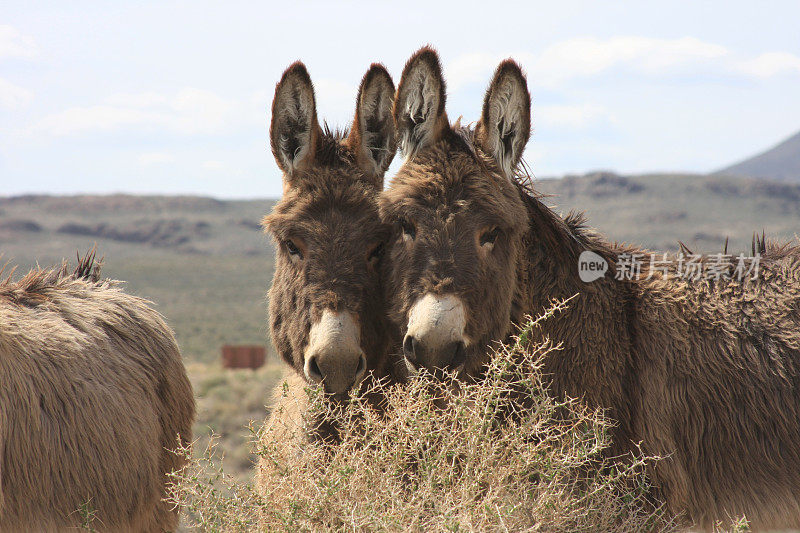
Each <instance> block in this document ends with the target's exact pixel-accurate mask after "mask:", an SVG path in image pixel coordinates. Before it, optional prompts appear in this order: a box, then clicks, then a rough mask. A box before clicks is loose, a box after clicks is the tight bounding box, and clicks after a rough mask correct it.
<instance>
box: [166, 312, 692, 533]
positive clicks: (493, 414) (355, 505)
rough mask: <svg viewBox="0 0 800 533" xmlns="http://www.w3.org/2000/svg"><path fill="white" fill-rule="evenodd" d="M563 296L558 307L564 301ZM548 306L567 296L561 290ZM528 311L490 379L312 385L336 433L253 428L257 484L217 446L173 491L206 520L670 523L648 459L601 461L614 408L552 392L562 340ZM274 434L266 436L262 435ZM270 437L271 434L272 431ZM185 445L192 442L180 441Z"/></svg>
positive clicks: (252, 524)
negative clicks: (332, 387) (359, 390)
mask: <svg viewBox="0 0 800 533" xmlns="http://www.w3.org/2000/svg"><path fill="white" fill-rule="evenodd" d="M559 306H560V307H559ZM559 306H556V307H555V308H554V311H555V310H558V309H559V308H563V303H562V304H559ZM542 319H544V317H540V318H539V319H537V320H534V321H531V323H530V324H529V325H528V327H526V328H525V330H523V331H522V332H521V335H520V337H519V338H518V340H517V342H516V343H515V344H513V345H509V346H503V347H501V348H500V349H499V350H498V351H497V352H496V355H495V357H494V358H493V362H492V364H491V367H490V368H489V370H488V372H487V373H486V376H485V378H483V379H481V380H480V381H478V382H475V383H469V384H462V383H458V382H457V381H456V380H455V379H454V377H453V376H450V377H448V378H446V379H445V380H444V381H441V380H437V379H434V378H433V377H432V376H429V375H422V376H420V377H419V378H418V379H414V380H412V382H411V383H409V384H407V385H404V386H383V385H377V386H376V390H375V391H373V392H379V393H381V394H383V395H384V396H385V397H386V401H387V405H388V408H387V409H386V410H385V412H378V411H376V410H375V409H373V408H371V407H369V405H368V404H367V402H366V401H364V399H363V396H354V397H352V398H351V400H350V402H349V404H348V405H347V408H346V409H337V408H335V407H333V406H331V404H330V402H328V401H327V400H326V399H325V398H323V397H322V396H321V395H320V394H319V393H318V391H317V390H315V389H307V390H306V393H307V394H308V395H309V398H310V404H311V408H310V412H309V417H308V418H307V420H311V419H318V418H315V417H319V416H323V417H324V418H326V419H328V420H334V421H335V422H336V423H337V424H338V425H339V427H340V428H341V430H342V438H341V442H340V443H338V444H336V445H331V444H320V443H309V442H308V441H307V440H306V439H304V438H302V436H303V435H305V434H306V431H307V428H303V427H292V428H285V427H280V428H276V427H266V426H265V427H264V428H262V429H261V432H271V431H279V432H280V434H285V432H286V431H287V429H288V430H289V431H291V432H294V433H295V436H296V438H290V439H288V440H284V441H283V442H280V443H274V439H270V438H264V437H265V435H264V434H263V433H262V434H254V436H253V437H254V439H253V441H254V443H257V444H256V445H255V446H256V453H257V454H258V455H259V456H260V460H261V461H262V465H263V466H264V467H265V468H263V469H262V479H261V483H260V484H259V487H260V489H258V488H256V486H255V485H254V484H242V483H237V482H236V481H235V480H234V479H233V478H232V477H230V476H227V475H226V474H225V473H224V472H223V471H222V470H221V468H220V466H219V462H218V461H217V458H216V457H215V453H214V450H213V447H211V448H209V449H208V450H207V453H206V454H204V455H203V456H202V458H201V459H200V460H197V461H195V462H194V463H193V464H192V465H191V466H190V467H189V468H187V470H186V471H184V472H183V473H181V474H180V475H178V476H176V484H175V487H174V489H175V490H174V501H175V503H177V504H180V505H182V506H184V508H185V509H186V513H185V514H186V522H187V526H188V527H190V528H195V529H197V530H203V531H260V530H263V531H312V530H313V531H343V530H351V531H407V530H412V531H606V530H613V531H672V530H676V529H677V528H678V525H677V522H676V521H675V520H674V519H673V518H672V517H669V516H667V514H666V512H665V511H664V509H663V507H662V505H661V504H660V503H659V502H655V501H652V499H651V498H650V497H648V494H649V484H648V480H647V477H646V475H645V470H646V465H647V464H648V463H649V462H651V461H654V460H656V459H654V458H647V457H643V456H630V457H622V458H616V459H615V460H608V459H607V458H605V456H604V453H603V451H604V450H605V449H606V448H607V447H608V445H609V436H608V428H609V421H608V420H606V419H605V418H604V417H603V415H602V413H601V412H599V411H592V410H588V409H586V408H585V407H583V406H581V405H580V404H579V403H578V402H576V401H557V400H555V399H553V398H551V397H550V396H549V395H548V394H547V393H546V391H545V389H544V387H543V384H542V375H541V372H540V368H541V364H540V363H541V360H542V358H543V357H545V356H547V355H548V354H550V353H551V352H552V351H553V350H558V346H554V345H553V344H552V343H551V342H549V341H548V340H547V339H542V340H540V341H536V342H533V341H530V340H529V339H531V338H535V337H536V329H537V328H536V324H537V323H538V320H542ZM266 437H269V435H266ZM271 443H272V444H271ZM187 453H190V452H189V451H187Z"/></svg>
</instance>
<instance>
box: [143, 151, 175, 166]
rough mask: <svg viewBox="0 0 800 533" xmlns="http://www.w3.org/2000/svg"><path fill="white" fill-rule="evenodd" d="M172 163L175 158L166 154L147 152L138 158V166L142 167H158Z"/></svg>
mask: <svg viewBox="0 0 800 533" xmlns="http://www.w3.org/2000/svg"><path fill="white" fill-rule="evenodd" d="M173 161H175V157H173V156H172V154H168V153H166V152H148V153H145V154H142V155H140V156H139V164H140V165H142V166H150V165H159V164H163V163H171V162H173Z"/></svg>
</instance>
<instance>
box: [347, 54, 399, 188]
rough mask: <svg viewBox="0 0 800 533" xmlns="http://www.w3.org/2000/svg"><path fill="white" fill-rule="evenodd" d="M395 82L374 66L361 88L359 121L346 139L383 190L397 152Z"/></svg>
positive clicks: (366, 75) (380, 67)
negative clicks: (393, 114) (394, 113)
mask: <svg viewBox="0 0 800 533" xmlns="http://www.w3.org/2000/svg"><path fill="white" fill-rule="evenodd" d="M393 100H394V82H392V77H391V76H390V75H389V73H388V72H387V71H386V68H385V67H384V66H383V65H379V64H377V63H374V64H373V65H372V66H371V67H370V68H369V70H368V71H367V73H366V74H365V75H364V78H363V79H362V80H361V86H360V87H359V88H358V97H357V98H356V118H355V119H354V120H353V126H352V127H351V128H350V135H349V136H348V138H347V142H348V144H349V146H350V147H351V148H352V149H353V151H354V152H355V153H356V157H357V158H358V164H359V166H360V167H361V168H362V169H363V170H364V172H365V173H366V174H367V175H368V176H371V177H373V178H375V181H376V184H377V185H380V186H381V188H383V187H382V186H383V174H384V173H385V172H386V170H387V169H388V168H389V164H390V163H391V162H392V159H394V153H395V152H396V151H397V133H396V131H395V128H394V119H393V118H392V103H393Z"/></svg>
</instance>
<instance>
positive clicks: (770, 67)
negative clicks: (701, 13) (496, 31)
mask: <svg viewBox="0 0 800 533" xmlns="http://www.w3.org/2000/svg"><path fill="white" fill-rule="evenodd" d="M505 57H513V58H515V59H516V60H518V61H519V62H520V63H521V64H522V66H523V68H525V70H526V71H527V74H528V83H529V84H530V85H531V86H534V87H535V86H544V87H556V86H559V85H562V84H563V83H565V82H567V81H570V80H574V79H576V78H588V77H592V76H598V75H601V74H603V73H606V72H608V71H611V70H613V69H625V70H629V71H633V72H637V73H639V74H642V75H647V76H671V75H675V74H685V73H698V74H702V73H706V72H717V73H720V74H735V75H744V76H747V77H757V78H766V77H770V76H775V75H779V74H784V73H789V72H800V57H798V56H796V55H794V54H791V53H788V52H769V53H765V54H761V55H760V56H758V57H756V58H754V59H747V58H742V57H737V56H735V55H734V54H733V53H732V52H731V51H730V50H728V49H727V48H726V47H724V46H722V45H719V44H714V43H709V42H706V41H701V40H700V39H697V38H695V37H682V38H680V39H656V38H651V37H641V36H618V37H611V38H609V39H597V38H595V37H580V38H575V39H568V40H565V41H562V42H559V43H556V44H554V45H552V46H549V47H547V48H545V49H544V50H543V51H542V52H540V53H536V54H531V53H529V52H521V53H510V54H486V53H474V54H465V55H462V56H460V57H458V58H456V59H455V60H453V61H451V62H450V63H448V65H447V67H446V69H445V71H446V79H447V81H448V86H449V87H450V89H452V90H458V89H459V88H460V87H462V86H464V85H467V84H470V83H475V82H480V83H488V81H489V78H490V76H491V73H492V71H493V70H494V69H495V68H496V67H497V64H498V63H499V62H500V61H501V60H503V59H504V58H505Z"/></svg>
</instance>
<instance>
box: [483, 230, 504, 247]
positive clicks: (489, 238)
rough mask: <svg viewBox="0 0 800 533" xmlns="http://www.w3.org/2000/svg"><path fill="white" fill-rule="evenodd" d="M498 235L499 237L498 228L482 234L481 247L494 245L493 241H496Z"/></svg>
mask: <svg viewBox="0 0 800 533" xmlns="http://www.w3.org/2000/svg"><path fill="white" fill-rule="evenodd" d="M498 235H500V228H494V229H491V230H489V231H486V232H484V233H483V234H482V235H481V241H480V242H481V246H483V245H484V244H494V241H496V240H497V236H498Z"/></svg>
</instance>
